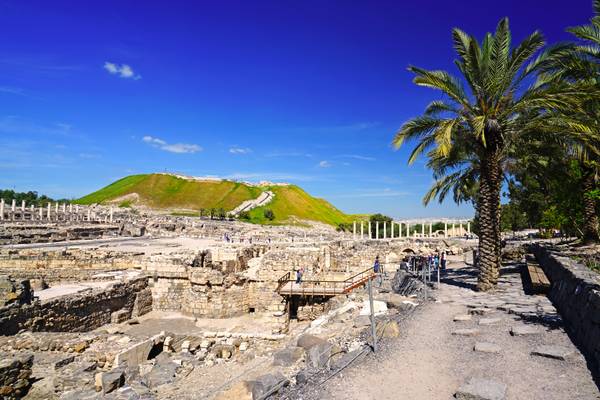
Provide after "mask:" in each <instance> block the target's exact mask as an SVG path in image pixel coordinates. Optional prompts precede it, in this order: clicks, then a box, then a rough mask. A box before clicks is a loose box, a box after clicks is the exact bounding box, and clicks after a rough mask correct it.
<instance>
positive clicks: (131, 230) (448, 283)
mask: <svg viewBox="0 0 600 400" xmlns="http://www.w3.org/2000/svg"><path fill="white" fill-rule="evenodd" d="M3 203H4V202H3ZM413 225H415V224H413ZM445 225H446V229H445V230H443V231H440V232H439V234H437V233H435V232H433V230H432V229H431V227H429V229H427V224H425V223H422V224H416V226H415V227H414V230H413V231H411V230H410V224H409V223H407V222H391V223H388V222H385V221H382V222H381V224H380V223H379V222H376V223H370V222H368V223H365V222H364V221H358V222H355V223H353V226H352V229H351V230H350V231H348V232H340V231H336V230H335V229H333V228H331V227H327V226H325V225H323V224H316V225H313V226H303V227H293V226H262V225H255V224H249V223H244V222H239V221H236V220H211V219H209V218H200V217H188V216H173V215H168V214H164V213H158V212H155V211H151V210H147V209H146V210H141V211H140V210H135V211H134V210H131V209H122V208H116V207H112V206H100V205H92V206H82V205H71V204H68V205H66V204H61V205H58V204H57V205H51V206H48V207H44V208H42V209H39V210H38V209H36V208H35V207H33V208H28V207H26V206H25V205H22V207H18V206H15V205H14V204H13V205H12V206H11V205H9V206H7V207H3V213H2V219H1V220H0V232H1V236H0V238H1V239H0V240H1V248H0V300H1V301H2V303H1V308H0V352H1V353H0V354H2V357H1V364H0V379H1V381H0V384H1V386H0V395H1V396H2V398H5V399H18V398H26V399H104V398H106V399H204V398H206V399H221V400H224V399H267V398H273V399H296V398H303V399H320V398H371V395H372V394H368V395H365V396H363V397H361V396H355V395H356V393H360V391H361V389H360V388H358V387H357V385H361V384H362V385H367V384H368V381H365V379H367V378H366V377H367V376H369V374H372V373H373V372H371V369H373V368H374V369H375V371H377V370H378V369H382V371H380V373H375V375H377V376H379V378H373V377H371V378H370V379H381V378H384V377H386V376H387V377H388V378H389V379H400V381H401V382H403V383H402V385H405V389H404V390H406V391H407V393H408V394H409V395H407V397H406V398H419V396H420V395H419V394H418V393H423V392H419V390H417V389H415V388H414V387H413V388H412V389H411V388H410V387H411V385H412V384H411V383H410V374H409V375H405V374H400V371H402V370H403V369H408V370H411V368H415V369H416V370H415V371H413V373H415V374H417V375H422V374H423V373H426V374H430V373H431V371H429V372H423V371H419V368H421V367H418V364H419V363H420V362H421V361H420V362H415V357H416V358H420V357H423V358H424V359H425V360H427V359H428V357H433V359H435V360H437V361H436V363H439V364H440V365H445V367H449V365H448V363H461V364H464V365H466V366H468V368H465V370H466V371H468V373H469V374H471V373H473V371H471V370H472V369H475V370H477V369H481V368H484V366H485V365H487V363H489V362H497V361H498V360H497V358H498V357H499V356H498V354H502V353H508V354H507V357H508V360H506V361H503V362H514V363H515V365H516V366H515V368H514V371H512V372H511V373H509V374H508V376H505V377H504V378H503V380H504V381H511V380H514V379H515V376H517V375H518V374H519V373H520V372H522V371H524V370H527V369H529V368H532V367H535V365H536V364H538V365H537V366H538V368H540V365H539V363H544V362H545V363H550V365H552V367H551V368H550V369H548V366H546V367H544V371H545V372H544V374H552V373H563V374H565V373H566V375H567V377H568V379H573V377H575V378H576V379H578V380H579V381H580V386H579V387H580V390H581V391H582V393H583V394H584V395H591V394H593V393H595V390H596V389H595V386H594V384H593V380H592V378H591V375H590V373H589V372H588V370H587V368H586V365H585V362H584V360H583V356H581V355H580V353H579V350H577V348H575V347H574V346H573V344H572V343H571V342H570V341H569V336H568V334H567V332H571V333H570V334H571V335H579V336H580V337H578V336H575V342H577V343H582V345H581V346H587V347H583V349H587V348H589V351H588V350H584V353H585V354H586V357H588V363H590V365H597V364H594V362H596V363H597V361H598V360H597V359H596V360H593V359H591V361H590V359H589V355H592V357H594V356H593V355H594V354H596V356H595V357H597V354H598V353H597V352H596V353H594V349H595V348H596V346H597V343H598V342H597V339H598V325H597V324H596V323H595V322H593V321H594V319H593V318H592V320H590V321H587V320H585V319H578V318H579V317H577V316H578V315H579V312H580V311H577V310H580V309H581V310H586V308H585V307H595V309H594V310H595V311H594V312H598V307H599V306H600V304H599V303H598V302H597V301H596V300H597V298H596V300H594V298H593V296H598V292H597V291H596V292H594V291H593V289H588V288H587V287H583V288H582V287H581V284H580V283H578V284H577V285H579V286H577V288H578V289H577V290H583V291H584V292H585V293H588V295H589V296H592V297H590V300H589V301H586V302H583V303H573V301H572V300H571V299H570V298H568V297H565V295H564V294H563V293H566V292H568V291H569V290H571V288H573V286H572V285H574V284H575V283H571V281H572V280H573V279H578V278H575V277H571V275H568V272H567V270H566V268H568V266H563V265H556V264H557V262H558V261H556V260H557V259H555V258H553V257H554V256H553V255H552V253H551V252H550V251H549V250H548V249H546V248H545V247H544V246H537V247H534V248H531V246H529V247H528V246H525V245H522V244H516V245H510V246H508V247H507V248H506V249H505V254H504V256H505V258H506V261H507V262H508V263H507V264H506V266H505V267H503V271H502V276H501V279H500V282H499V290H498V291H496V292H495V293H494V294H486V295H484V294H482V293H477V292H473V291H472V289H470V287H472V286H473V285H474V282H475V272H474V270H473V268H474V267H473V256H474V252H473V250H474V249H476V241H474V240H472V239H470V238H469V237H468V236H467V237H465V236H463V235H462V233H463V232H464V229H463V227H462V225H460V228H461V229H460V231H459V230H457V227H458V226H459V224H458V223H456V224H454V223H451V222H448V223H446V224H445ZM469 229H470V227H469ZM375 230H377V232H375ZM380 232H381V233H380ZM402 232H404V236H402V235H403V233H402ZM411 232H412V235H411V236H408V237H407V233H408V234H409V235H410V234H411ZM453 232H456V233H453ZM534 253H535V255H534ZM527 254H529V255H528V256H527ZM440 255H442V259H440V258H439V256H440ZM526 256H527V257H526ZM536 256H537V257H538V259H539V260H542V261H543V262H544V263H546V264H547V265H548V267H547V268H552V269H551V270H548V269H547V270H546V271H547V273H548V275H549V277H550V278H551V279H556V280H557V282H558V280H560V282H563V283H561V284H559V285H552V290H551V291H550V292H549V294H550V297H546V296H545V295H544V294H543V293H548V292H547V291H545V289H547V288H545V286H544V285H546V284H548V285H549V282H548V278H547V277H546V275H544V272H543V271H542V272H539V271H538V272H536V273H539V274H540V276H541V277H542V278H539V279H538V277H537V275H532V276H533V277H534V280H533V286H531V288H527V287H526V285H525V283H523V282H525V281H524V280H522V277H521V275H522V272H520V271H521V270H522V269H523V268H530V269H531V268H536V267H535V266H536V265H537V266H538V267H537V268H539V264H538V263H537V262H536V261H535V260H536ZM526 259H527V260H530V261H526ZM442 260H443V261H442ZM561 269H565V271H563V272H560V271H561ZM540 271H541V270H540ZM551 271H554V272H551ZM566 275H568V276H566ZM577 282H579V281H577ZM538 286H539V287H541V288H542V294H539V293H537V294H535V293H534V289H537V288H538ZM592 286H593V285H592ZM592 286H590V288H591V287H592ZM589 290H591V291H589ZM594 293H595V294H594ZM551 300H552V301H551ZM557 306H558V307H559V308H563V311H564V312H565V313H568V314H566V315H568V317H569V320H568V321H567V322H568V324H567V325H565V321H564V320H563V319H562V318H561V315H560V314H559V313H558V311H557V308H556V307H557ZM574 307H578V308H577V309H574ZM582 307H583V308H582ZM584 312H588V311H584ZM589 312H592V311H591V310H590V311H589ZM595 315H598V314H595ZM421 319H425V321H420V320H421ZM432 324H433V326H431V325H432ZM568 327H575V330H571V331H569V330H568V329H570V328H568ZM565 329H567V330H565ZM502 330H505V332H504V334H502V333H501V331H502ZM486 332H487V333H486ZM561 332H562V333H561ZM581 332H583V333H581ZM485 336H488V337H487V338H485ZM529 338H533V339H534V340H533V342H532V343H529V344H528V343H527V342H525V343H524V339H529ZM471 341H472V343H469V342H471ZM511 342H512V343H511ZM528 346H531V349H529V347H528ZM515 349H518V352H520V353H521V354H520V357H521V358H522V357H526V358H527V359H526V360H521V359H519V357H517V358H516V359H515V356H514V355H513V354H511V352H513V351H516V350H515ZM399 351H401V352H403V353H402V355H401V356H400V355H397V352H399ZM432 352H433V353H434V354H433V355H432ZM536 352H537V353H536ZM530 353H531V354H537V356H533V355H529V354H530ZM395 354H396V355H395ZM394 357H398V358H394ZM483 357H487V358H491V360H490V359H488V360H485V359H484V358H483ZM494 358H496V360H495V361H494ZM567 359H568V360H570V361H568V362H567V361H564V360H567ZM546 360H548V361H546ZM550 360H552V361H550ZM560 360H563V361H560ZM390 363H391V364H390ZM434 364H435V363H434ZM365 369H367V370H368V371H370V372H368V373H365ZM592 370H593V369H592ZM393 371H396V372H395V373H399V374H400V375H399V376H398V377H393V378H392V377H390V376H389V375H390V374H392V375H393V374H394V372H393ZM565 371H568V372H565ZM454 374H455V375H460V373H454ZM504 374H506V373H504ZM400 376H402V378H400ZM586 377H587V378H586ZM467 378H468V377H464V379H467ZM344 379H346V380H347V379H350V382H346V381H345V380H344ZM341 382H343V383H341ZM360 382H362V383H360ZM458 384H459V382H457V385H458ZM338 385H342V386H343V388H344V389H343V390H338V389H337V388H338ZM438 385H445V386H444V387H443V388H442V387H437V386H438ZM465 385H466V386H465ZM514 385H515V386H517V387H518V386H519V385H522V384H514ZM412 386H414V385H412ZM481 387H483V388H484V389H481ZM386 388H387V387H386V386H381V387H377V386H376V387H372V388H371V389H370V392H369V393H378V391H380V392H381V393H382V396H383V397H382V398H387V397H385V396H386V393H388V392H386V390H390V389H389V388H387V389H386ZM490 388H491V389H490ZM488 389H489V390H492V391H493V393H496V394H497V393H506V391H507V387H506V384H504V383H501V382H500V383H498V382H496V381H495V380H493V379H491V380H481V379H480V380H473V381H471V380H466V383H465V384H463V385H462V386H460V388H458V387H453V385H452V384H450V385H448V384H447V382H443V380H441V381H440V382H437V381H436V380H431V381H429V382H428V383H427V384H425V385H424V388H422V390H426V391H432V390H433V391H434V392H435V393H436V394H435V395H433V394H432V395H431V396H430V397H427V398H448V396H452V395H453V394H455V395H456V397H457V398H464V399H471V398H484V399H487V398H490V399H496V398H498V399H499V398H504V397H469V396H470V394H469V393H475V394H477V393H479V392H478V391H481V390H484V392H485V390H488ZM411 390H416V392H414V393H413V395H414V396H411V395H410V393H411ZM457 390H458V392H457ZM512 390H516V389H515V388H513V389H512ZM522 390H524V391H525V393H527V391H528V390H529V391H531V388H529V389H527V388H523V389H522ZM455 392H456V393H455ZM463 392H464V393H465V395H464V396H462V395H461V393H463ZM352 393H354V395H353V394H352ZM509 393H510V392H509ZM560 393H563V392H560ZM353 396H355V397H353ZM461 396H462V397H461ZM423 398H424V397H423ZM509 398H511V397H509ZM512 398H539V397H535V396H533V397H518V396H515V397H512ZM547 398H553V399H554V398H556V399H558V398H566V397H560V395H558V396H556V397H547ZM578 398H593V397H585V396H584V397H578Z"/></svg>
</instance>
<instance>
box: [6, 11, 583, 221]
mask: <svg viewBox="0 0 600 400" xmlns="http://www.w3.org/2000/svg"><path fill="white" fill-rule="evenodd" d="M405 3H406V4H405ZM409 3H410V4H409ZM591 3H592V2H591V0H572V1H569V2H565V1H555V0H548V1H545V2H540V1H533V0H520V1H512V0H511V1H502V2H497V3H495V4H494V7H493V8H490V7H489V5H490V3H489V2H484V1H455V2H448V1H421V2H400V1H390V2H385V1H354V2H351V1H302V2H288V1H272V2H271V1H269V2H266V1H239V2H238V1H216V2H203V1H194V2H192V1H189V2H183V1H175V0H172V1H169V2H159V1H152V2H142V1H124V0H121V1H102V2H82V1H52V2H48V1H22V0H19V1H11V0H1V1H0V35H1V37H2V38H3V40H2V41H0V187H2V188H14V189H16V190H37V191H38V192H40V193H45V194H49V195H52V196H57V197H77V196H80V195H83V194H86V193H89V192H91V191H94V190H96V189H98V188H100V187H102V186H104V185H106V184H108V183H110V182H112V181H114V180H116V179H118V178H120V177H123V176H126V175H130V174H134V173H147V172H155V171H165V170H166V171H171V172H177V173H182V174H187V175H215V176H222V177H228V178H233V179H246V180H253V181H259V180H272V181H285V182H292V183H296V184H299V185H300V186H302V187H303V188H305V189H306V190H307V191H308V192H309V193H311V194H313V195H316V196H320V197H324V198H326V199H328V200H329V201H331V202H332V203H333V204H334V205H336V206H337V207H339V208H340V209H342V210H343V211H346V212H352V213H358V212H360V213H366V212H383V213H386V214H388V215H392V216H395V217H426V216H470V215H472V209H471V207H470V206H468V205H463V206H460V207H459V206H456V205H455V204H454V203H452V202H451V200H447V201H446V202H445V203H443V204H442V205H439V204H437V203H435V204H430V205H429V206H428V207H426V208H425V207H423V206H422V204H421V198H422V196H423V194H424V193H425V191H426V190H427V189H428V187H429V186H430V184H431V183H432V177H431V174H430V172H429V171H427V170H426V169H425V167H424V164H423V162H417V163H416V164H415V165H413V166H411V167H408V166H407V165H406V159H407V154H408V153H409V150H410V148H403V149H401V150H400V151H394V150H393V149H392V147H391V145H390V143H391V140H392V138H393V135H394V132H395V130H396V129H397V128H398V127H399V126H400V125H401V124H402V123H403V122H404V121H405V120H406V119H408V118H410V117H412V116H415V115H418V114H420V113H421V112H422V110H423V108H424V107H425V105H426V104H427V103H428V102H429V101H430V100H432V99H435V98H437V97H438V95H437V93H435V92H433V91H431V90H427V89H423V88H417V87H416V86H414V85H413V84H412V83H411V78H412V77H411V74H410V73H408V72H407V71H406V67H407V66H408V65H409V64H414V65H418V66H421V67H425V68H432V69H449V70H452V71H453V72H455V69H454V67H453V64H452V62H453V59H454V57H455V56H454V53H453V50H452V44H451V36H450V33H451V29H452V28H453V27H455V26H458V27H460V28H462V29H463V30H465V31H467V32H469V33H472V34H475V35H477V36H479V37H481V35H483V34H484V33H485V32H486V31H490V30H493V29H494V28H495V26H496V23H497V21H498V20H499V19H500V18H501V17H503V16H508V17H509V18H510V21H511V27H512V29H513V37H514V40H520V39H522V38H523V37H524V36H526V35H527V34H529V33H531V32H532V31H533V30H535V29H540V30H541V31H542V32H543V33H544V34H545V36H546V38H547V40H548V41H550V42H554V41H558V40H565V39H568V38H569V36H568V35H567V34H565V33H564V28H565V27H566V26H570V25H576V24H581V23H585V22H587V20H588V19H589V18H590V16H591Z"/></svg>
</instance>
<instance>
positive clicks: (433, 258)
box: [427, 251, 446, 271]
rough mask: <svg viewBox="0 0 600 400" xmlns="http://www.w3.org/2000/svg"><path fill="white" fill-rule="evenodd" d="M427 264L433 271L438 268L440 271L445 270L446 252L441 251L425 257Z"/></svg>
mask: <svg viewBox="0 0 600 400" xmlns="http://www.w3.org/2000/svg"><path fill="white" fill-rule="evenodd" d="M427 262H428V264H429V266H430V267H432V268H433V269H438V268H440V270H441V271H445V270H446V252H445V251H442V252H439V253H435V254H430V255H429V256H427Z"/></svg>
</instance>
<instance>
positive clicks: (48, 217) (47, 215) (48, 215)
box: [46, 203, 50, 221]
mask: <svg viewBox="0 0 600 400" xmlns="http://www.w3.org/2000/svg"><path fill="white" fill-rule="evenodd" d="M46 218H47V219H48V221H50V203H48V213H47V214H46Z"/></svg>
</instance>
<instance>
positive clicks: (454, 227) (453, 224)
mask: <svg viewBox="0 0 600 400" xmlns="http://www.w3.org/2000/svg"><path fill="white" fill-rule="evenodd" d="M452 236H456V224H455V223H454V222H453V223H452Z"/></svg>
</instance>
